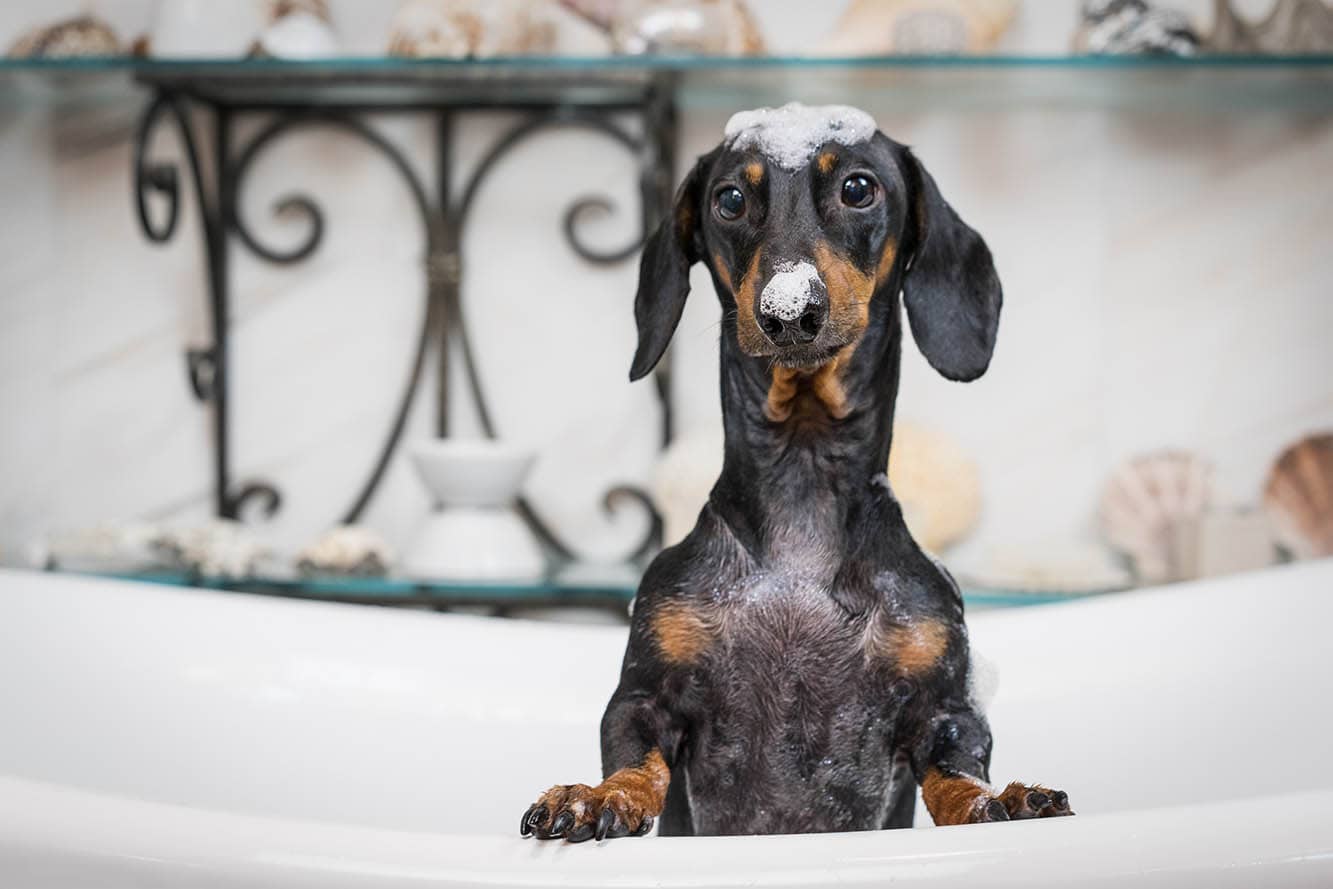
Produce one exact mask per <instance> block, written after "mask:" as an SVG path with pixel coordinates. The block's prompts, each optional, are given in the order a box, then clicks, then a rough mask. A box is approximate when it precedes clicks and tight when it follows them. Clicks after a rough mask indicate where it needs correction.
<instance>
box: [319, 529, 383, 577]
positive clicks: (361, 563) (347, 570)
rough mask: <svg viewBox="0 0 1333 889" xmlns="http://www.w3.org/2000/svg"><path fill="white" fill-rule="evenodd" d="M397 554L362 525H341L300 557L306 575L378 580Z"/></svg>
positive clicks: (324, 535) (374, 533)
mask: <svg viewBox="0 0 1333 889" xmlns="http://www.w3.org/2000/svg"><path fill="white" fill-rule="evenodd" d="M392 563H393V551H392V550H391V549H390V548H389V544H388V543H386V542H385V540H384V538H383V537H381V536H380V535H379V534H378V533H376V532H375V531H372V530H370V529H369V528H365V527H362V526H360V525H339V526H338V527H336V528H333V529H332V530H330V531H326V532H325V533H324V534H322V535H320V537H319V538H318V539H317V540H316V541H315V542H314V543H312V544H310V545H309V546H307V547H306V548H305V549H303V550H301V552H300V553H299V554H298V555H297V557H296V568H297V570H298V571H300V572H301V573H302V574H304V575H307V576H310V575H320V574H323V575H339V576H345V577H378V576H380V575H383V574H385V573H387V572H388V570H389V566H390V565H391V564H392Z"/></svg>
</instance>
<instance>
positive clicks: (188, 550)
mask: <svg viewBox="0 0 1333 889" xmlns="http://www.w3.org/2000/svg"><path fill="white" fill-rule="evenodd" d="M152 545H153V548H154V549H155V550H156V551H157V552H159V553H160V554H162V555H163V556H165V557H166V558H168V559H169V561H170V562H171V564H173V565H174V566H175V567H178V568H181V569H183V570H186V571H190V572H192V573H195V574H199V575H201V576H203V577H208V578H221V579H227V580H237V579H243V578H246V577H250V576H252V575H253V574H254V573H255V568H256V566H257V565H258V564H259V561H260V559H263V558H265V557H266V556H268V555H269V554H270V553H269V550H268V548H267V547H265V546H264V545H263V544H261V543H260V542H259V540H258V539H257V538H256V537H255V535H254V533H253V532H251V531H250V529H249V528H247V527H246V526H245V525H244V524H242V523H241V522H238V521H235V520H232V519H217V520H216V521H212V522H209V523H207V524H204V525H197V526H194V527H189V528H178V529H172V530H166V531H162V532H161V533H159V534H158V535H157V536H156V537H155V538H154V539H153V541H152Z"/></svg>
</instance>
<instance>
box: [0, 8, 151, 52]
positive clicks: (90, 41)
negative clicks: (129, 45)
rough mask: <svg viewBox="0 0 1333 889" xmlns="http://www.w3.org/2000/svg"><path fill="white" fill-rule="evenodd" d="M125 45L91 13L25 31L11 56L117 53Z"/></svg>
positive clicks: (12, 50) (12, 49) (12, 48)
mask: <svg viewBox="0 0 1333 889" xmlns="http://www.w3.org/2000/svg"><path fill="white" fill-rule="evenodd" d="M124 51H125V50H124V47H122V46H121V45H120V40H119V39H118V38H117V37H116V32H115V31H113V30H112V29H111V26H110V25H108V24H107V23H106V22H103V21H102V20H101V19H98V18H95V17H93V16H91V15H81V16H77V17H75V18H71V19H66V20H64V21H60V22H55V23H54V24H51V25H47V26H45V27H42V28H37V29H35V30H33V31H30V32H28V33H27V34H24V35H23V36H22V37H20V38H19V39H18V40H17V41H15V42H14V44H13V46H11V47H10V48H9V53H8V55H9V57H10V58H11V59H62V58H78V57H81V56H114V55H120V54H121V53H123V52H124Z"/></svg>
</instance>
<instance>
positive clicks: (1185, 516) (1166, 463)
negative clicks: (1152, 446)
mask: <svg viewBox="0 0 1333 889" xmlns="http://www.w3.org/2000/svg"><path fill="white" fill-rule="evenodd" d="M1212 496H1213V485H1212V467H1211V466H1210V465H1209V464H1208V463H1207V462H1206V461H1205V460H1203V459H1202V458H1200V457H1198V456H1197V455H1195V454H1192V453H1189V452H1188V451H1158V452H1154V453H1150V454H1143V455H1140V456H1138V457H1134V458H1133V459H1131V460H1129V461H1128V462H1127V463H1125V464H1124V465H1123V466H1121V467H1120V468H1119V469H1117V470H1116V471H1115V472H1114V473H1112V475H1111V478H1110V481H1108V482H1107V485H1106V489H1105V491H1104V492H1103V494H1102V498H1101V503H1100V506H1099V509H1098V516H1099V518H1100V521H1101V526H1102V531H1103V533H1104V534H1105V535H1106V539H1107V541H1108V542H1109V543H1110V544H1111V546H1113V547H1114V548H1115V549H1117V550H1119V551H1121V552H1122V553H1124V554H1125V555H1127V556H1128V557H1129V559H1130V561H1131V562H1132V564H1133V568H1134V573H1135V575H1136V576H1137V577H1138V580H1139V582H1140V583H1143V584H1154V583H1166V582H1169V581H1173V580H1185V579H1188V578H1190V577H1193V576H1195V574H1196V573H1197V563H1198V535H1199V520H1200V518H1201V517H1202V515H1203V513H1204V511H1205V510H1206V509H1207V508H1208V505H1209V503H1210V502H1211V501H1212Z"/></svg>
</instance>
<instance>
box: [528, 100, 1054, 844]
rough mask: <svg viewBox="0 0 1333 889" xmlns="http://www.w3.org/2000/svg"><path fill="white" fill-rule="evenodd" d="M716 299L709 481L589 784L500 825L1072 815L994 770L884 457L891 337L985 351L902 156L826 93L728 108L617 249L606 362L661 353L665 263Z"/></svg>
mask: <svg viewBox="0 0 1333 889" xmlns="http://www.w3.org/2000/svg"><path fill="white" fill-rule="evenodd" d="M695 262H703V263H705V264H706V265H707V266H708V268H709V270H710V271H711V273H712V277H713V282H714V286H715V287H716V289H717V293H718V296H719V298H720V299H721V301H722V308H723V322H722V406H723V416H724V422H725V431H726V450H725V458H724V465H723V469H722V475H721V477H720V478H719V479H718V481H717V484H716V486H715V487H714V488H713V490H712V494H711V496H710V497H709V501H708V504H707V505H706V506H705V507H704V509H703V511H702V512H701V514H700V516H699V521H698V525H697V526H696V527H695V529H694V531H693V532H692V533H691V534H690V535H689V536H688V537H687V538H686V539H685V540H684V541H682V542H681V543H680V544H679V545H677V546H674V547H671V548H670V549H667V550H665V551H664V552H662V553H661V555H659V556H658V557H657V559H656V560H655V561H654V562H653V564H652V566H651V567H650V568H649V569H648V572H647V574H646V576H645V577H644V579H643V583H642V585H641V586H640V588H639V593H638V598H637V600H636V606H635V610H634V617H633V622H632V627H631V630H630V638H629V647H628V650H627V651H626V653H625V660H624V665H623V667H622V672H621V677H620V686H619V688H617V689H616V692H615V694H614V696H613V697H612V699H611V702H610V704H609V706H608V707H607V710H606V715H605V717H604V718H603V720H602V768H603V773H604V775H605V780H603V781H602V783H600V784H598V785H596V786H589V785H585V784H572V785H557V786H555V787H553V788H551V789H550V790H548V791H547V792H546V793H544V794H542V796H541V797H540V799H538V800H537V802H536V803H534V804H533V805H532V806H531V807H530V808H529V809H528V810H527V812H525V813H524V815H523V820H522V824H521V831H522V833H523V834H525V835H526V834H535V835H536V836H537V837H539V838H542V839H551V838H558V837H565V838H567V839H569V840H571V841H576V842H577V841H581V840H587V839H590V838H592V837H597V838H598V839H601V838H603V837H614V836H625V835H635V836H637V835H641V834H644V833H647V831H648V830H649V829H650V828H651V826H652V823H653V819H654V818H658V819H659V821H660V833H661V834H662V835H691V834H693V835H707V834H757V833H805V832H814V831H838V830H873V829H879V828H884V827H904V826H909V825H910V824H911V823H912V817H913V809H914V805H915V787H914V784H913V779H915V781H916V782H919V783H920V784H921V787H922V793H923V796H924V799H925V802H926V808H927V809H928V810H929V811H930V814H931V816H932V817H933V818H934V820H935V823H936V824H964V823H971V822H981V821H1005V820H1009V819H1016V818H1031V817H1045V816H1051V815H1068V814H1071V812H1070V808H1069V803H1068V798H1067V797H1066V795H1065V794H1064V793H1061V792H1058V791H1054V790H1049V789H1047V788H1044V787H1036V786H1026V785H1023V784H1010V785H1009V786H1008V787H1007V788H1005V789H1004V790H1002V791H1000V790H996V789H993V788H992V787H991V786H990V784H989V783H988V782H989V775H988V766H989V761H990V754H991V735H990V730H989V728H988V727H987V724H986V720H985V717H984V716H983V714H982V713H981V712H980V709H979V706H978V705H977V704H976V702H975V701H973V700H972V699H971V697H970V696H969V692H968V689H969V672H970V669H971V660H970V658H969V655H968V641H967V630H966V628H965V627H964V624H963V605H962V600H961V599H960V597H959V593H958V588H957V586H956V585H955V584H954V582H953V580H952V579H951V578H950V577H949V575H948V574H947V573H946V572H945V570H944V569H943V568H942V567H940V566H939V565H938V564H937V563H936V562H934V561H933V560H932V559H931V558H930V557H929V556H927V555H926V554H924V553H923V552H922V551H921V550H920V548H918V547H917V545H916V544H915V543H914V542H913V540H912V538H911V536H910V535H909V534H908V532H907V528H906V527H905V525H904V524H903V517H902V512H901V510H900V509H899V507H898V504H897V502H896V501H895V500H894V497H893V494H892V492H891V491H890V490H889V487H888V482H887V479H886V478H885V474H884V471H885V467H886V466H887V465H888V453H889V440H890V434H891V431H892V428H893V407H894V400H895V398H896V395H897V389H898V367H899V358H900V352H901V343H902V327H903V325H902V320H901V315H900V310H899V294H900V293H901V294H902V301H903V302H904V303H905V305H906V310H907V318H908V321H909V322H910V323H911V328H912V334H913V337H914V338H915V339H916V342H917V345H918V346H919V347H920V349H921V351H922V352H923V353H924V354H925V356H926V358H927V359H928V360H929V362H930V364H931V365H932V366H933V367H934V368H935V369H936V370H938V371H939V372H940V373H941V374H943V375H944V376H946V377H948V378H950V379H953V380H962V381H966V380H972V379H974V378H976V377H978V376H980V375H981V374H982V373H983V372H984V371H985V370H986V367H987V365H988V364H989V362H990V357H991V351H992V349H993V347H994V344H995V333H996V327H997V324H998V321H999V314H1000V299H1001V297H1000V282H999V280H998V278H997V277H996V273H995V267H994V265H993V264H992V262H991V256H990V251H989V250H988V249H987V247H986V244H985V243H984V242H983V241H982V240H981V238H980V237H979V236H978V235H977V233H976V232H974V231H973V230H972V229H971V228H969V227H968V226H967V225H966V224H964V223H963V221H962V220H961V219H959V218H958V216H957V214H955V213H954V211H953V209H952V208H951V207H950V206H949V204H947V203H946V202H945V201H944V199H943V198H942V197H941V196H940V193H939V191H938V190H937V188H936V186H935V183H934V181H933V180H932V179H931V177H930V175H929V174H928V173H926V171H925V169H924V168H923V167H922V166H921V164H920V162H919V161H918V160H917V159H916V158H915V157H914V156H913V155H912V153H911V151H909V150H908V149H907V148H905V147H904V146H902V145H899V144H897V143H895V142H893V141H892V140H890V139H888V138H887V137H885V136H884V135H883V134H882V133H880V132H878V131H877V130H876V129H875V125H874V122H873V121H872V120H871V119H870V118H869V116H867V115H865V114H864V113H863V112H860V111H857V110H855V109H851V108H844V107H830V108H806V107H803V106H798V105H789V106H786V107H784V108H780V109H776V110H764V111H761V112H747V113H745V114H741V115H737V116H736V117H734V118H733V119H732V121H731V123H730V124H728V127H727V138H726V140H725V141H724V142H723V143H722V145H720V146H719V147H718V148H717V149H715V150H714V151H712V152H710V153H709V154H707V155H705V156H704V157H702V158H700V159H699V161H698V163H696V164H695V166H694V169H693V170H692V171H691V172H690V174H689V176H688V177H687V178H686V180H685V183H684V184H683V185H682V186H681V189H680V192H679V194H678V197H677V199H676V206H675V213H674V219H673V220H672V221H671V222H670V223H669V224H666V225H663V226H662V228H661V229H660V230H659V231H658V232H657V233H656V234H655V235H654V236H653V237H652V238H651V239H650V241H649V243H648V245H647V247H646V249H645V252H644V256H643V263H642V268H641V274H640V280H639V292H638V296H637V299H636V303H635V316H636V318H637V320H638V327H639V346H638V351H637V353H636V354H635V356H634V364H633V368H632V370H631V372H630V375H631V378H632V379H638V378H640V377H642V376H644V375H645V374H647V373H648V372H649V371H650V370H651V369H652V368H653V366H654V365H655V364H656V363H657V361H658V360H659V359H660V358H661V356H662V354H663V352H664V351H665V350H666V348H667V343H668V341H669V340H670V338H671V336H672V333H673V331H674V329H675V327H676V325H677V323H678V322H679V320H680V317H681V311H682V309H683V307H684V305H685V297H686V293H687V292H688V290H689V270H690V266H691V265H692V264H693V263H695Z"/></svg>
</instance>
